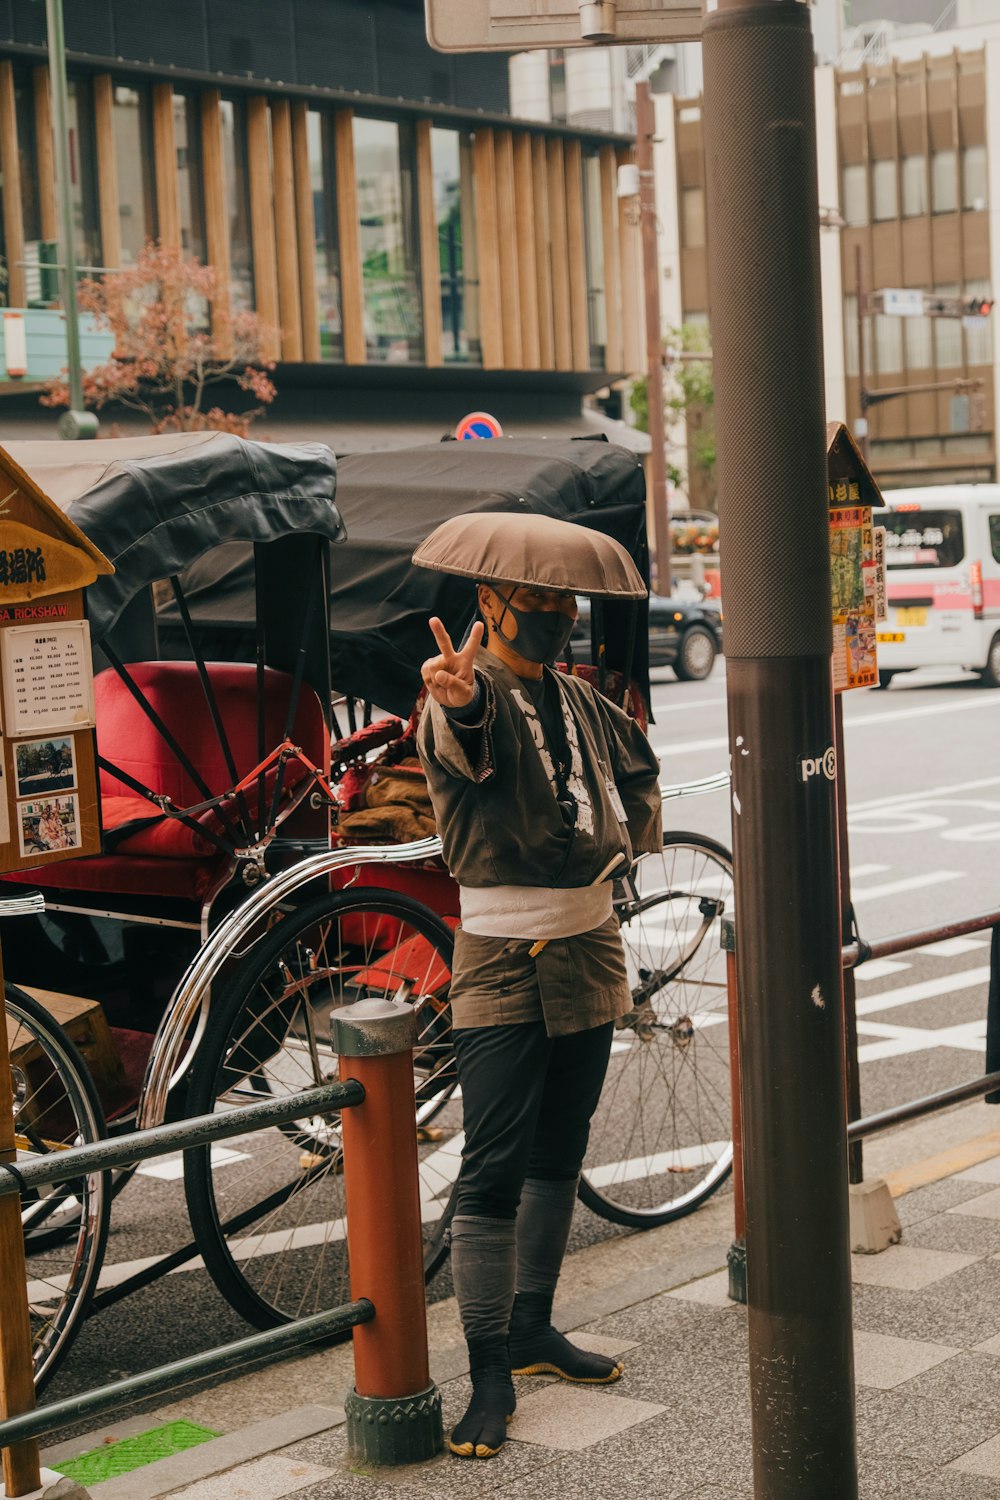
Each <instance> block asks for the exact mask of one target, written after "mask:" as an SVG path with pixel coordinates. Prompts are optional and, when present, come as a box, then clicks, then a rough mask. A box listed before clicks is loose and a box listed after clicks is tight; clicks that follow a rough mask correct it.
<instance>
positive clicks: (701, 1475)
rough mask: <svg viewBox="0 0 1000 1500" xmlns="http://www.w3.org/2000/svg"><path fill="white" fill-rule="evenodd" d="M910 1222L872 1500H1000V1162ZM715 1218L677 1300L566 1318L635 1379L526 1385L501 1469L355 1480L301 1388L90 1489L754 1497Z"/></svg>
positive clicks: (913, 1203) (447, 1496) (144, 1496)
mask: <svg viewBox="0 0 1000 1500" xmlns="http://www.w3.org/2000/svg"><path fill="white" fill-rule="evenodd" d="M897 1206H898V1209H899V1213H900V1218H901V1220H902V1222H903V1225H904V1237H903V1242H902V1243H901V1244H899V1245H896V1246H892V1247H891V1248H890V1249H888V1250H886V1251H884V1252H883V1253H882V1254H881V1255H877V1256H855V1257H854V1283H855V1285H854V1322H855V1330H856V1332H855V1357H856V1373H857V1386H858V1392H857V1414H858V1445H859V1453H860V1464H861V1494H862V1496H863V1500H994V1497H995V1500H1000V1157H997V1158H995V1159H993V1160H988V1161H985V1162H983V1163H981V1164H980V1165H978V1166H973V1167H971V1168H970V1169H968V1170H964V1171H959V1172H958V1173H956V1174H955V1175H952V1176H950V1177H947V1178H944V1179H942V1180H941V1181H938V1182H934V1183H931V1184H930V1185H928V1186H924V1187H920V1188H918V1189H916V1190H915V1191H913V1192H910V1193H907V1194H906V1195H905V1196H904V1197H903V1198H901V1199H900V1200H899V1202H898V1205H897ZM716 1213H717V1218H716V1232H715V1239H716V1243H715V1244H714V1245H713V1246H711V1247H708V1246H705V1245H703V1246H702V1247H701V1248H700V1251H699V1253H698V1254H697V1255H695V1256H693V1257H692V1255H690V1254H689V1255H687V1256H686V1257H685V1258H684V1260H685V1264H686V1267H687V1275H686V1276H685V1277H684V1278H683V1279H682V1280H680V1283H679V1284H673V1285H671V1284H670V1278H669V1276H667V1277H665V1278H661V1283H660V1284H659V1285H656V1284H651V1283H650V1278H649V1277H648V1276H647V1279H646V1282H645V1283H644V1282H643V1278H642V1276H633V1277H632V1278H631V1279H628V1278H625V1279H623V1280H622V1281H621V1282H620V1283H619V1286H620V1288H621V1289H622V1290H621V1293H620V1295H619V1297H618V1300H617V1302H616V1301H615V1298H614V1296H613V1295H612V1294H611V1293H610V1292H609V1293H608V1294H607V1295H605V1296H604V1298H603V1302H602V1303H598V1302H597V1301H596V1300H595V1298H594V1296H593V1295H592V1296H591V1298H590V1302H589V1306H588V1305H587V1304H581V1305H577V1307H576V1308H575V1310H574V1309H569V1310H568V1315H567V1316H565V1317H564V1318H563V1320H562V1321H563V1325H564V1326H573V1327H577V1328H582V1330H583V1336H582V1337H581V1342H583V1341H586V1342H588V1343H589V1344H590V1345H591V1347H594V1348H599V1349H601V1350H602V1351H606V1352H608V1353H615V1354H622V1355H624V1359H625V1367H626V1368H625V1375H624V1376H623V1378H622V1380H621V1381H620V1383H618V1384H617V1385H616V1386H614V1387H612V1388H609V1389H601V1388H579V1387H570V1386H567V1385H565V1384H563V1383H560V1382H556V1381H547V1380H541V1379H533V1380H524V1381H521V1382H519V1389H518V1410H517V1415H516V1417H515V1420H514V1423H513V1424H512V1427H511V1431H510V1438H511V1441H510V1442H509V1443H508V1444H507V1446H506V1448H505V1449H504V1450H503V1452H502V1453H501V1454H500V1456H499V1457H498V1458H497V1459H496V1460H494V1461H493V1462H491V1463H488V1464H472V1463H467V1462H466V1463H462V1462H459V1461H458V1460H456V1459H453V1458H451V1457H449V1456H442V1457H440V1458H439V1459H436V1460H433V1461H432V1462H430V1463H428V1464H424V1465H421V1466H419V1467H412V1468H408V1469H394V1470H379V1471H373V1470H371V1469H369V1468H366V1467H365V1466H364V1465H359V1464H352V1463H351V1461H350V1460H349V1459H348V1457H347V1455H346V1452H345V1444H344V1427H343V1420H342V1413H341V1412H339V1411H338V1410H335V1409H331V1407H332V1402H331V1405H330V1406H309V1407H307V1406H305V1404H304V1403H305V1402H306V1401H316V1400H320V1401H322V1400H323V1399H325V1398H324V1395H322V1394H318V1393H317V1392H316V1391H315V1390H312V1389H308V1386H309V1384H310V1382H309V1380H308V1378H304V1379H303V1380H302V1381H301V1382H300V1388H301V1400H302V1403H303V1405H302V1406H300V1407H297V1408H295V1409H294V1410H287V1411H285V1412H284V1413H283V1414H276V1415H272V1416H270V1417H269V1418H268V1419H267V1420H263V1421H258V1422H257V1423H255V1424H250V1425H249V1426H244V1427H242V1428H240V1427H239V1424H238V1421H237V1418H236V1408H235V1407H234V1408H233V1409H232V1410H231V1413H230V1418H229V1425H228V1428H227V1426H226V1422H225V1420H224V1421H223V1422H222V1423H220V1424H218V1425H219V1426H220V1427H221V1428H222V1429H223V1430H227V1431H228V1436H225V1437H222V1438H220V1439H219V1440H218V1443H219V1444H220V1445H222V1446H220V1447H219V1448H218V1449H216V1444H214V1443H211V1442H209V1443H206V1444H204V1445H203V1446H202V1447H199V1448H195V1449H193V1450H191V1451H190V1452H188V1453H185V1454H183V1455H179V1456H178V1457H177V1458H175V1459H171V1460H167V1461H165V1462H166V1463H167V1464H170V1465H172V1466H173V1467H172V1469H166V1468H165V1467H163V1466H161V1465H151V1466H150V1467H149V1468H146V1469H144V1470H141V1471H139V1472H138V1473H136V1474H135V1476H134V1478H132V1479H128V1478H126V1480H115V1481H111V1482H109V1483H108V1484H101V1485H94V1486H92V1488H91V1491H90V1494H91V1497H92V1500H153V1497H154V1496H157V1495H160V1494H166V1493H169V1494H171V1495H174V1496H175V1497H176V1500H281V1497H283V1496H285V1495H295V1496H297V1497H298V1500H406V1497H412V1500H451V1497H459V1496H461V1497H465V1496H487V1495H497V1496H503V1497H505V1500H506V1497H509V1500H587V1497H591V1496H594V1497H596V1496H601V1497H605V1496H608V1495H621V1496H641V1497H642V1500H751V1497H752V1485H751V1480H750V1419H749V1401H748V1394H747V1350H746V1315H745V1312H744V1310H743V1309H742V1308H739V1307H736V1306H734V1305H733V1304H731V1303H730V1302H729V1301H728V1298H727V1296H726V1277H725V1273H724V1272H723V1271H722V1270H719V1269H715V1270H712V1269H711V1268H712V1265H713V1264H714V1265H715V1266H716V1267H718V1266H720V1265H721V1264H722V1257H723V1256H724V1250H725V1244H724V1241H723V1240H722V1238H721V1237H720V1235H719V1234H718V1230H719V1229H721V1228H723V1227H724V1225H725V1221H726V1215H725V1213H722V1214H721V1215H719V1214H718V1210H716ZM637 1243H640V1244H641V1241H638V1242H637ZM693 1265H697V1266H698V1268H699V1270H700V1271H702V1272H707V1274H700V1275H694V1274H692V1270H691V1268H692V1266H693ZM682 1270H683V1266H681V1265H680V1264H678V1271H682ZM652 1282H653V1283H655V1276H653V1277H652ZM628 1288H631V1292H629V1290H628ZM432 1311H436V1310H432ZM588 1313H589V1316H588ZM438 1316H439V1317H440V1316H442V1315H441V1314H438ZM444 1316H446V1317H447V1316H451V1317H452V1319H453V1311H452V1313H451V1314H447V1313H446V1314H444ZM450 1326H451V1328H452V1331H453V1328H454V1324H453V1323H452V1324H451V1325H450ZM344 1360H346V1352H344V1353H343V1354H342V1361H341V1364H340V1365H339V1367H338V1368H339V1369H340V1371H341V1374H343V1372H344V1371H345V1370H346V1369H347V1368H348V1367H347V1365H346V1363H344ZM435 1366H436V1367H435V1375H436V1378H437V1379H438V1380H439V1383H440V1384H441V1388H442V1394H443V1397H444V1409H445V1421H446V1423H451V1422H454V1421H455V1420H456V1419H457V1417H458V1416H459V1415H460V1414H461V1412H462V1410H463V1407H464V1402H465V1400H466V1397H467V1394H468V1381H467V1377H466V1376H465V1374H464V1373H460V1372H461V1370H462V1364H461V1353H460V1350H459V1349H458V1348H455V1347H453V1348H451V1349H450V1350H449V1349H447V1348H446V1349H444V1350H439V1352H438V1353H437V1355H436V1356H435ZM311 1368H315V1367H312V1366H309V1365H307V1364H306V1363H305V1362H303V1364H302V1369H303V1371H308V1370H309V1369H311ZM328 1373H329V1372H328ZM250 1378H251V1379H252V1380H255V1381H257V1382H258V1383H260V1382H265V1383H266V1382H267V1380H268V1378H269V1377H268V1373H267V1372H264V1373H262V1374H259V1375H257V1376H254V1377H250ZM343 1383H344V1384H346V1381H344V1382H343ZM259 1388H260V1389H262V1388H263V1387H261V1386H259ZM286 1389H287V1387H286ZM325 1389H326V1392H327V1393H329V1392H330V1389H331V1388H330V1387H329V1385H326V1386H325ZM213 1399H215V1393H212V1395H211V1396H209V1395H206V1396H205V1397H203V1398H198V1397H196V1398H194V1403H195V1404H194V1405H192V1402H191V1401H188V1402H185V1401H179V1402H178V1403H177V1405H176V1407H174V1408H171V1409H170V1410H169V1412H168V1413H166V1414H164V1415H165V1417H176V1416H178V1415H179V1414H181V1413H183V1412H185V1411H187V1412H188V1413H189V1414H190V1415H191V1416H192V1419H194V1420H203V1419H204V1417H205V1414H206V1411H207V1410H208V1409H209V1408H208V1407H206V1405H205V1402H208V1403H209V1407H210V1406H211V1403H212V1400H213ZM199 1400H201V1402H202V1405H201V1407H197V1402H198V1401H199ZM219 1409H221V1408H219V1407H218V1405H217V1404H216V1407H215V1410H219ZM125 1425H126V1426H131V1428H132V1429H133V1430H134V1429H135V1424H134V1423H132V1424H125ZM147 1425H148V1419H147ZM234 1428H235V1429H236V1430H233V1429H234ZM81 1449H82V1443H81V1440H79V1439H78V1440H77V1442H76V1445H75V1451H77V1452H80V1451H81ZM213 1449H215V1450H216V1451H215V1454H214V1455H213ZM236 1453H239V1455H240V1460H239V1461H237V1462H236V1466H235V1467H232V1465H233V1462H234V1455H235V1454H236ZM213 1465H215V1468H214V1469H213ZM157 1470H160V1471H161V1472H160V1473H159V1474H158V1473H157ZM220 1470H222V1472H220ZM829 1500H841V1497H839V1496H837V1495H835V1494H833V1493H831V1495H830V1497H829Z"/></svg>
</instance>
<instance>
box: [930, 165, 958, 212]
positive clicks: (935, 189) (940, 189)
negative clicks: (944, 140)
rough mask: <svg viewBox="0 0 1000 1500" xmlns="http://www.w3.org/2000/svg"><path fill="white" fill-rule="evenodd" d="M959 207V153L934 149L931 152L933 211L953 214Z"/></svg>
mask: <svg viewBox="0 0 1000 1500" xmlns="http://www.w3.org/2000/svg"><path fill="white" fill-rule="evenodd" d="M957 208H958V154H957V152H955V151H934V152H933V153H932V154H931V212H932V213H935V214H952V213H954V212H955V210H956V209H957Z"/></svg>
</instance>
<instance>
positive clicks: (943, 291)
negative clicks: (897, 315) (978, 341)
mask: <svg viewBox="0 0 1000 1500" xmlns="http://www.w3.org/2000/svg"><path fill="white" fill-rule="evenodd" d="M934 290H935V292H936V293H937V295H938V296H939V297H957V296H958V287H957V286H951V285H949V286H936V287H935V288H934ZM933 323H934V363H935V364H936V365H937V367H938V369H939V370H958V369H961V367H962V323H961V319H959V318H934V319H933Z"/></svg>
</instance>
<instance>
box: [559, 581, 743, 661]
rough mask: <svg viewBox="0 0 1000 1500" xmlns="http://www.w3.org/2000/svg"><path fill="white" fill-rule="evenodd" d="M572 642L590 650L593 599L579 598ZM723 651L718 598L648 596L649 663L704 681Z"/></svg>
mask: <svg viewBox="0 0 1000 1500" xmlns="http://www.w3.org/2000/svg"><path fill="white" fill-rule="evenodd" d="M577 603H578V605H579V609H580V613H579V617H578V619H577V622H576V626H575V628H574V630H573V644H574V647H575V648H576V650H577V651H578V653H579V654H581V655H589V652H590V600H589V599H578V600H577ZM721 651H722V608H721V606H720V604H719V601H718V600H717V599H683V598H678V597H677V596H672V597H671V598H669V599H665V598H664V597H663V595H662V594H654V593H651V594H650V596H649V664H650V666H651V667H673V669H674V672H675V674H676V675H677V676H678V677H679V678H680V679H681V681H682V682H702V681H703V680H704V679H705V678H706V677H708V676H709V674H710V673H711V671H712V668H713V667H714V666H715V658H716V657H717V656H718V655H719V654H720V652H721Z"/></svg>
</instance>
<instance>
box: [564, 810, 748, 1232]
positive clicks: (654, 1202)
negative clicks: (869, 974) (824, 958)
mask: <svg viewBox="0 0 1000 1500" xmlns="http://www.w3.org/2000/svg"><path fill="white" fill-rule="evenodd" d="M732 892H733V864H732V856H731V855H730V853H729V851H728V850H727V849H726V848H724V846H723V845H722V844H718V843H716V842H715V841H714V840H713V839H709V838H704V837H702V835H700V834H692V833H668V834H666V835H665V836H664V840H663V852H662V853H659V852H657V853H656V854H646V855H643V856H642V857H641V858H640V859H639V860H637V861H636V864H635V866H634V867H633V870H632V872H631V874H630V876H629V879H628V881H627V882H626V883H625V890H624V893H623V895H622V898H621V899H619V900H616V910H617V911H618V915H619V919H620V921H621V930H622V940H623V943H624V946H625V957H626V962H627V965H628V971H629V979H630V983H631V985H632V994H633V996H634V1000H635V1006H634V1009H633V1010H632V1011H630V1012H629V1014H628V1015H627V1016H624V1017H623V1018H622V1020H621V1021H620V1022H619V1023H618V1028H617V1030H616V1032H615V1039H614V1042H613V1043H612V1048H611V1062H610V1065H609V1068H608V1076H607V1081H606V1083H605V1086H604V1089H603V1092H602V1094H601V1099H600V1103H599V1104H598V1107H597V1111H596V1113H595V1115H594V1119H593V1122H592V1125H591V1132H590V1143H589V1147H588V1150H587V1156H586V1160H585V1162H584V1169H583V1177H582V1179H581V1182H580V1197H581V1199H582V1200H583V1202H584V1203H586V1204H587V1205H588V1206H589V1207H590V1208H592V1209H594V1211H595V1212H596V1213H598V1214H601V1215H602V1216H603V1217H604V1218H606V1219H610V1220H611V1221H612V1222H613V1223H616V1224H628V1225H631V1226H633V1227H636V1228H651V1227H652V1226H654V1225H656V1224H667V1223H669V1222H670V1220H671V1219H679V1218H681V1217H682V1216H683V1215H684V1214H688V1213H690V1212H691V1211H692V1210H693V1209H695V1208H697V1207H698V1206H699V1205H700V1204H701V1203H704V1201H705V1199H706V1198H708V1197H709V1195H710V1194H711V1193H713V1192H714V1191H715V1190H716V1188H717V1187H718V1186H719V1184H720V1183H721V1182H723V1181H724V1180H725V1178H726V1177H727V1175H728V1174H729V1172H730V1170H731V1168H732V1159H733V1149H732V1140H731V1135H732V1113H731V1103H730V1092H729V1088H730V1082H729V1074H730V1068H729V1019H728V1012H727V996H726V964H725V954H724V953H723V952H722V950H721V948H720V922H721V918H722V916H723V914H724V913H725V912H731V911H732Z"/></svg>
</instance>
